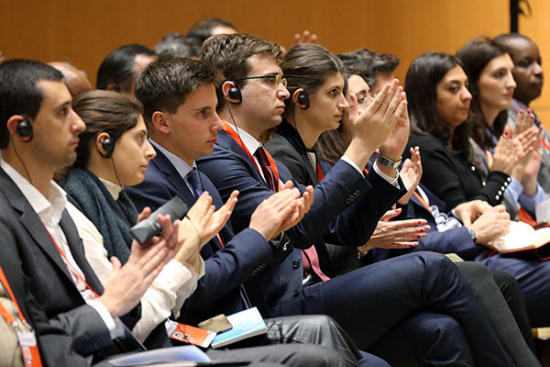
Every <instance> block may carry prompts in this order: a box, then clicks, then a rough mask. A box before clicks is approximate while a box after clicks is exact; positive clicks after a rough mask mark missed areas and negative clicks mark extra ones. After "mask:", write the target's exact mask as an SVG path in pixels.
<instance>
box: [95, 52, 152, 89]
mask: <svg viewBox="0 0 550 367" xmlns="http://www.w3.org/2000/svg"><path fill="white" fill-rule="evenodd" d="M138 55H149V56H155V55H156V54H155V51H153V50H151V49H150V48H148V47H145V46H143V45H138V44H133V45H125V46H121V47H119V48H117V49H115V50H113V51H112V52H111V53H109V55H107V56H106V57H105V59H103V62H102V63H101V65H100V66H99V70H98V71H97V83H96V86H97V89H107V86H108V85H109V84H116V85H118V87H119V88H120V89H121V90H122V91H125V92H130V90H131V89H132V82H133V80H134V78H135V77H136V69H135V62H134V60H135V59H136V56H138Z"/></svg>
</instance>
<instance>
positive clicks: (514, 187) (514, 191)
mask: <svg viewBox="0 0 550 367" xmlns="http://www.w3.org/2000/svg"><path fill="white" fill-rule="evenodd" d="M511 179H512V181H510V184H509V185H508V187H507V188H506V194H508V197H509V198H510V199H511V200H512V202H513V203H517V201H518V199H519V196H520V195H521V192H522V191H523V186H521V182H519V181H518V180H516V179H515V178H513V177H511ZM516 205H517V204H516Z"/></svg>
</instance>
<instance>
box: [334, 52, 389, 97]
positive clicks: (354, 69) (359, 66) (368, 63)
mask: <svg viewBox="0 0 550 367" xmlns="http://www.w3.org/2000/svg"><path fill="white" fill-rule="evenodd" d="M338 58H340V60H342V62H343V63H344V66H345V67H346V69H348V73H350V74H357V75H360V76H361V77H362V78H363V79H364V80H365V82H366V83H367V84H368V85H369V87H371V88H372V87H374V85H375V84H376V76H377V75H378V73H393V72H394V71H395V69H397V66H399V57H397V56H395V55H391V54H383V53H379V52H375V51H370V50H367V49H366V48H361V49H359V50H355V51H351V52H346V53H343V54H340V55H338Z"/></svg>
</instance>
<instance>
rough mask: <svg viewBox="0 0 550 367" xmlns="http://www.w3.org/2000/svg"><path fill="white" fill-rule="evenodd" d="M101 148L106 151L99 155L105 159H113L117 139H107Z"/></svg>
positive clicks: (103, 141)
mask: <svg viewBox="0 0 550 367" xmlns="http://www.w3.org/2000/svg"><path fill="white" fill-rule="evenodd" d="M101 147H102V148H103V149H104V150H105V153H103V152H102V151H99V154H101V156H102V157H103V158H111V156H112V155H113V150H115V139H111V138H110V137H109V138H105V139H103V140H102V141H101Z"/></svg>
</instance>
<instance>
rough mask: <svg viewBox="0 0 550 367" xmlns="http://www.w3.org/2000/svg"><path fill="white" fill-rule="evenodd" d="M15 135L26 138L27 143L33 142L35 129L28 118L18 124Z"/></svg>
mask: <svg viewBox="0 0 550 367" xmlns="http://www.w3.org/2000/svg"><path fill="white" fill-rule="evenodd" d="M15 133H16V134H17V135H19V136H20V137H22V138H25V139H23V141H24V142H25V143H28V142H30V141H31V140H32V138H33V129H32V124H31V122H30V121H29V119H28V118H25V119H24V120H23V121H21V122H20V123H19V124H17V127H16V128H15Z"/></svg>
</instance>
